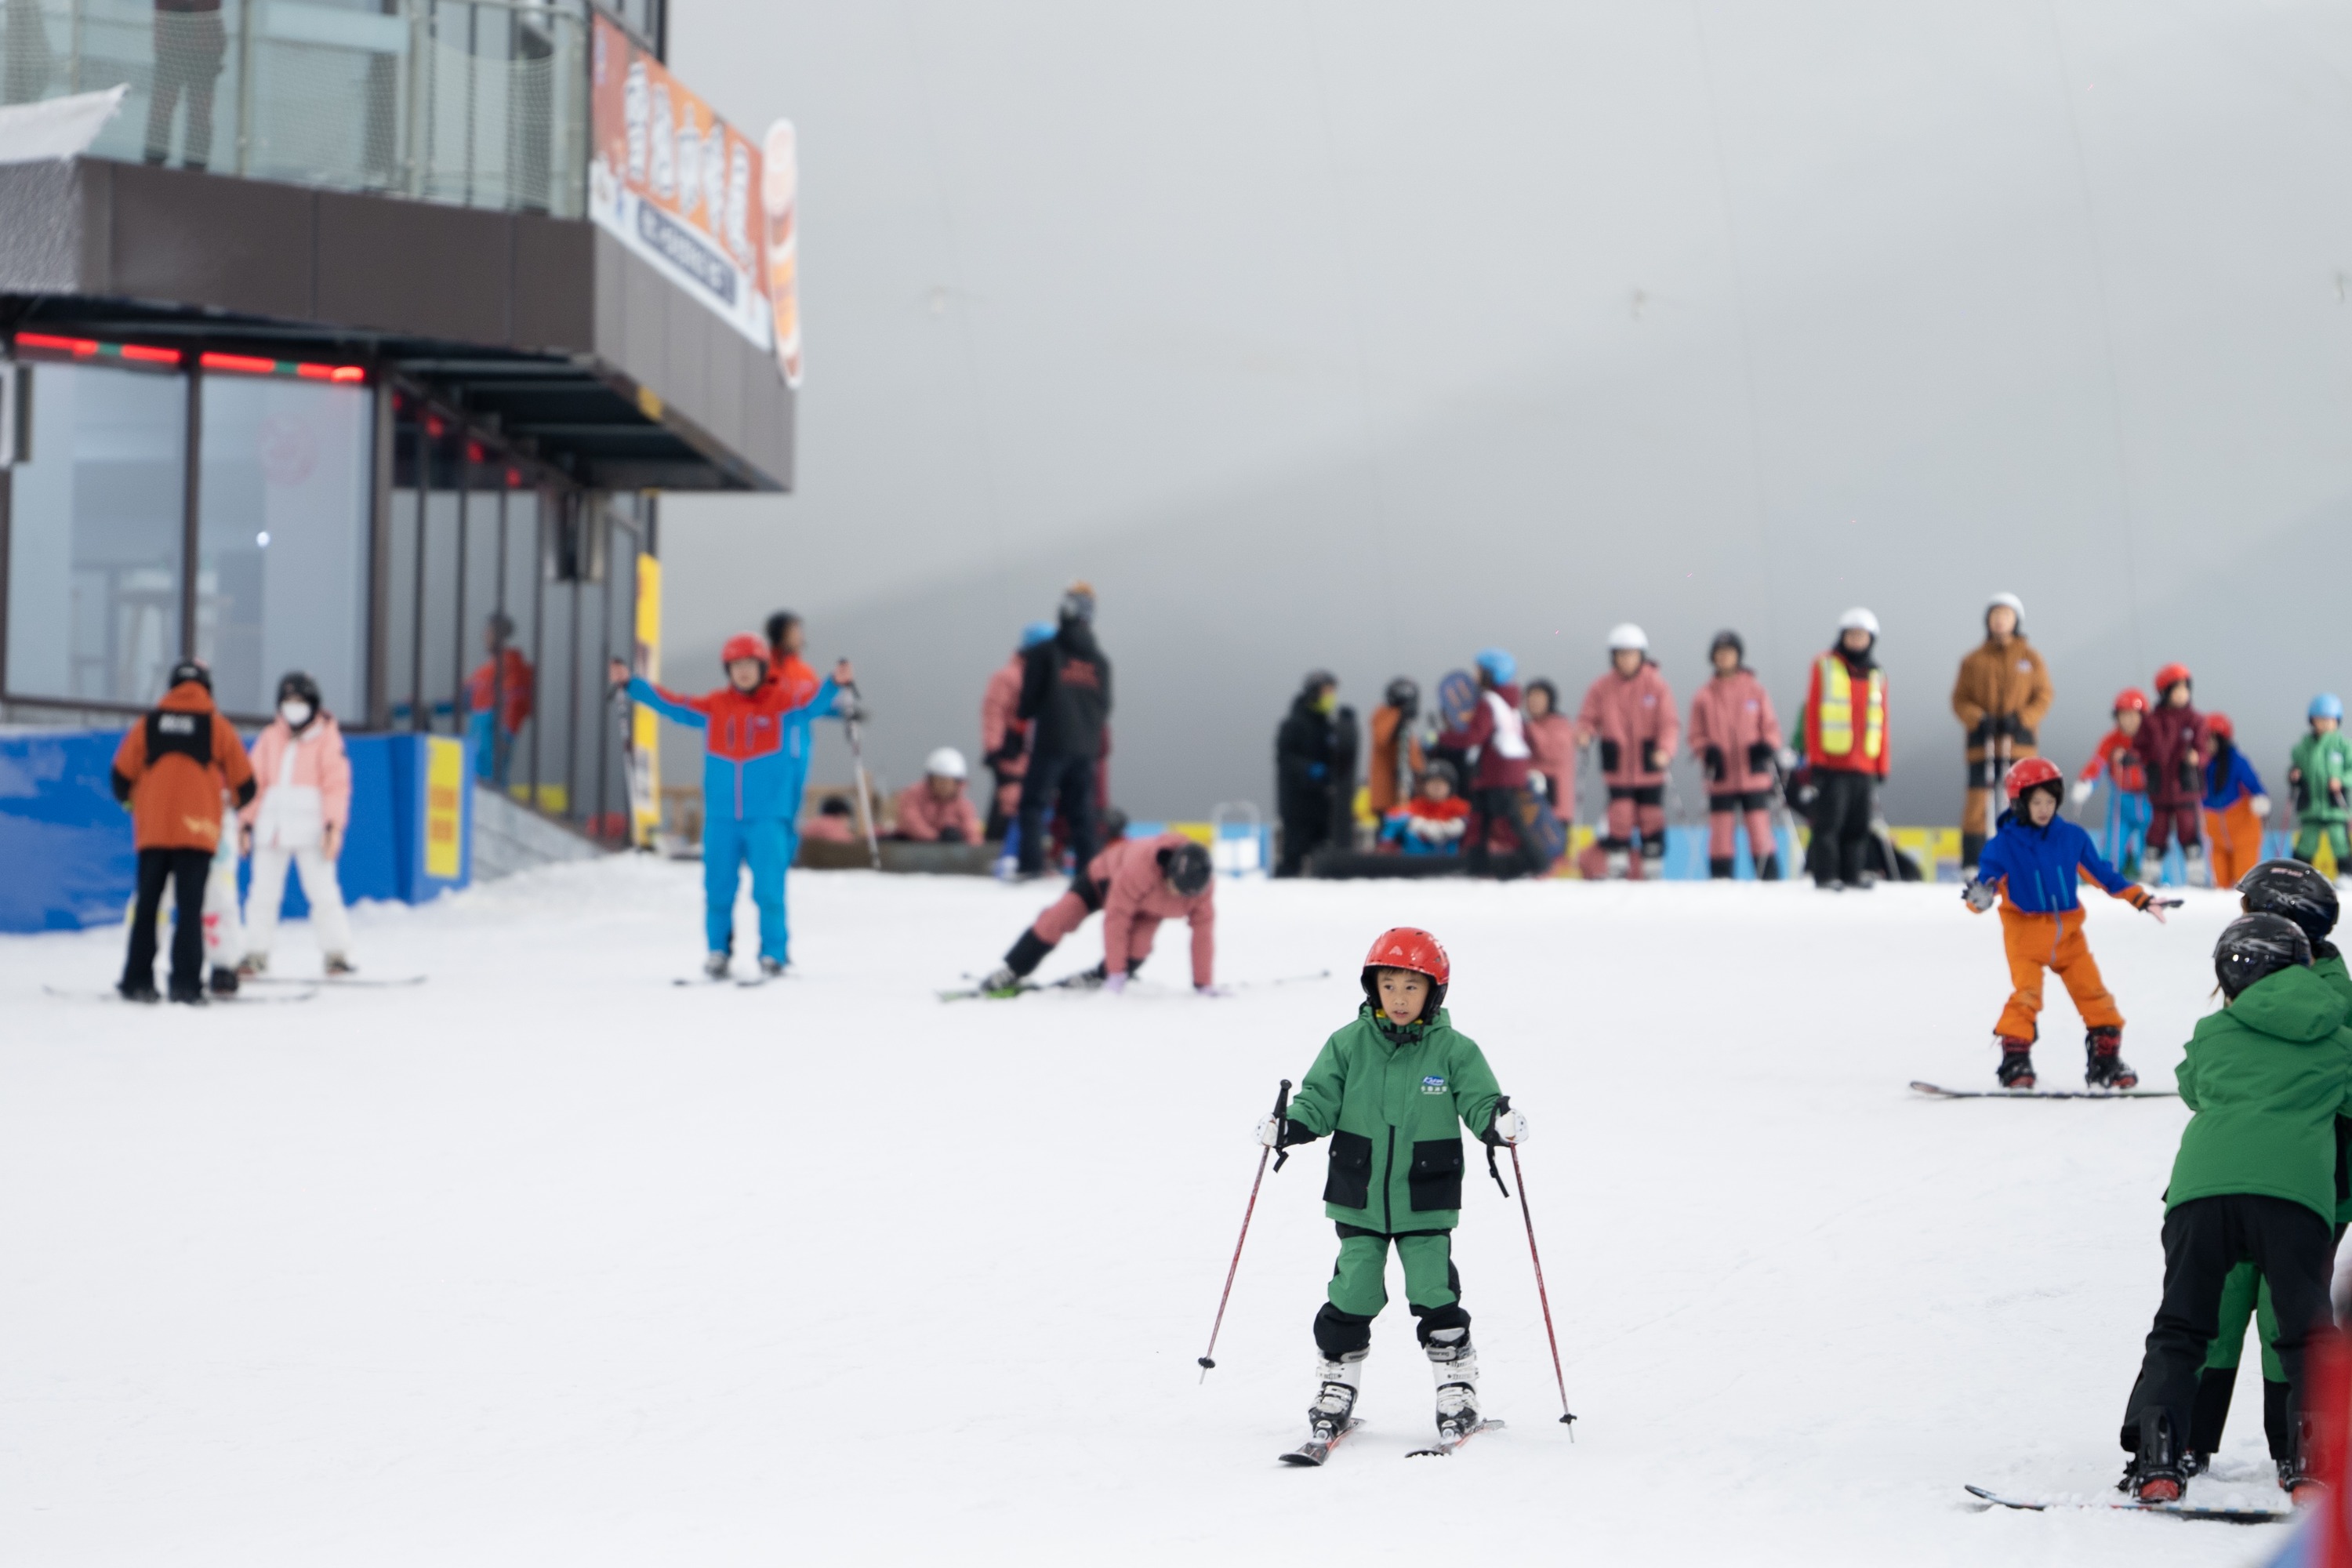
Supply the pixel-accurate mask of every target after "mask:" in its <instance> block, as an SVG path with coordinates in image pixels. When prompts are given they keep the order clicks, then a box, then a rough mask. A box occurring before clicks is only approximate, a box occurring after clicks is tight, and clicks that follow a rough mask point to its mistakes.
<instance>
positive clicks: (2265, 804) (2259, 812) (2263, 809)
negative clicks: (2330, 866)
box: [2254, 795, 2317, 853]
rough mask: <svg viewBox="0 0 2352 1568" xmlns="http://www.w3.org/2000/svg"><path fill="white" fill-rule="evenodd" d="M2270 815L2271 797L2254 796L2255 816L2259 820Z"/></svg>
mask: <svg viewBox="0 0 2352 1568" xmlns="http://www.w3.org/2000/svg"><path fill="white" fill-rule="evenodd" d="M2270 814H2271V797H2270V796H2268V795H2256V796H2254V816H2256V817H2257V818H2261V817H2265V816H2269V815H2270ZM2314 853H2317V851H2314Z"/></svg>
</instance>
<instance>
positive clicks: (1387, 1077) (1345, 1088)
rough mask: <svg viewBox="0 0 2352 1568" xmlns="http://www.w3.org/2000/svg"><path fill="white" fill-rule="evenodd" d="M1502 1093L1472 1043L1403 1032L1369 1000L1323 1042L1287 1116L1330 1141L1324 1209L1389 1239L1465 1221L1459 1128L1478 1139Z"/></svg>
mask: <svg viewBox="0 0 2352 1568" xmlns="http://www.w3.org/2000/svg"><path fill="white" fill-rule="evenodd" d="M1502 1097H1503V1091H1502V1089H1500V1088H1499V1087H1497V1086H1496V1082H1495V1074H1494V1071H1493V1069H1492V1068H1488V1067H1487V1066H1486V1055H1485V1053H1484V1052H1482V1051H1480V1050H1479V1049H1478V1043H1477V1042H1476V1041H1475V1040H1473V1039H1472V1038H1471V1037H1469V1036H1467V1035H1458V1034H1455V1033H1454V1025H1453V1022H1452V1020H1451V1018H1450V1017H1449V1016H1448V1015H1447V1014H1446V1013H1445V1011H1444V1009H1442V1008H1441V1009H1439V1011H1438V1015H1437V1017H1436V1020H1435V1021H1434V1022H1433V1023H1429V1024H1412V1025H1408V1026H1405V1027H1403V1028H1402V1029H1400V1028H1397V1027H1396V1026H1394V1025H1391V1024H1390V1023H1389V1022H1388V1021H1387V1020H1386V1019H1385V1018H1383V1017H1381V1016H1380V1014H1379V1013H1378V1012H1377V1011H1376V1010H1375V1009H1374V1008H1373V1006H1372V1005H1371V1004H1370V1002H1367V1003H1365V1004H1364V1005H1362V1006H1361V1007H1360V1008H1359V1009H1358V1010H1357V1013H1356V1021H1355V1022H1354V1023H1352V1024H1349V1026H1347V1027H1346V1028H1344V1029H1341V1030H1340V1031H1339V1033H1338V1034H1336V1035H1333V1036H1332V1037H1330V1038H1329V1039H1328V1040H1326V1041H1324V1042H1323V1051H1322V1054H1321V1055H1320V1056H1318V1057H1317V1058H1315V1065H1314V1066H1313V1067H1311V1068H1307V1077H1306V1078H1305V1079H1303V1080H1301V1081H1300V1083H1299V1086H1298V1093H1297V1096H1296V1097H1295V1098H1294V1099H1293V1100H1291V1102H1290V1112H1289V1114H1290V1119H1291V1120H1292V1121H1296V1122H1297V1123H1298V1124H1299V1125H1300V1126H1302V1127H1304V1128H1306V1129H1307V1131H1309V1132H1312V1133H1313V1134H1314V1135H1315V1136H1316V1137H1318V1138H1321V1137H1323V1136H1325V1135H1326V1134H1328V1135H1329V1137H1330V1139H1331V1173H1330V1176H1329V1178H1328V1180H1326V1181H1325V1182H1324V1184H1323V1212H1324V1213H1325V1214H1327V1215H1330V1216H1331V1217H1332V1218H1333V1219H1335V1220H1338V1221H1339V1223H1340V1224H1342V1225H1352V1226H1357V1227H1359V1228H1360V1229H1363V1230H1376V1231H1380V1232H1381V1233H1382V1234H1383V1235H1388V1236H1394V1235H1396V1234H1397V1233H1398V1232H1400V1231H1408V1230H1452V1229H1453V1228H1454V1226H1455V1225H1456V1224H1458V1223H1460V1221H1461V1218H1462V1213H1461V1211H1462V1170H1463V1160H1462V1129H1463V1128H1464V1127H1468V1128H1469V1129H1470V1130H1471V1131H1474V1132H1476V1133H1478V1134H1479V1135H1480V1136H1482V1137H1483V1136H1484V1135H1485V1134H1486V1129H1487V1128H1488V1127H1490V1126H1492V1125H1493V1124H1494V1121H1495V1102H1496V1100H1500V1099H1502Z"/></svg>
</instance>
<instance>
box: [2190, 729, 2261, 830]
mask: <svg viewBox="0 0 2352 1568" xmlns="http://www.w3.org/2000/svg"><path fill="white" fill-rule="evenodd" d="M2206 745H2207V748H2208V755H2207V756H2206V758H2205V809H2206V810H2208V811H2227V810H2229V809H2230V808H2231V806H2233V805H2237V804H2238V803H2239V802H2240V801H2242V800H2245V799H2248V798H2250V797H2252V796H2254V795H2268V794H2270V793H2271V792H2270V791H2268V790H2266V789H2264V788H2263V781H2262V777H2261V775H2259V774H2258V773H2255V772H2254V764H2253V763H2250V762H2248V761H2246V753H2245V752H2242V751H2240V750H2238V748H2237V747H2236V746H2234V745H2231V743H2230V742H2228V741H2225V740H2223V739H2222V738H2221V736H2220V735H2218V734H2217V735H2213V736H2210V737H2208V739H2207V742H2206Z"/></svg>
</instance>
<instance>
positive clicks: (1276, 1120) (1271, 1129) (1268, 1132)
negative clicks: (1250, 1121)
mask: <svg viewBox="0 0 2352 1568" xmlns="http://www.w3.org/2000/svg"><path fill="white" fill-rule="evenodd" d="M1257 1141H1258V1142H1260V1143H1263V1144H1265V1146H1266V1147H1267V1148H1269V1149H1279V1148H1281V1147H1282V1118H1281V1117H1279V1116H1269V1117H1266V1118H1265V1119H1264V1120H1263V1121H1260V1122H1259V1123H1258V1124H1257Z"/></svg>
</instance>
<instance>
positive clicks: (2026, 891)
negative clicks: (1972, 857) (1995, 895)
mask: <svg viewBox="0 0 2352 1568" xmlns="http://www.w3.org/2000/svg"><path fill="white" fill-rule="evenodd" d="M2078 871H2088V872H2089V873H2090V874H2091V875H2092V877H2093V878H2094V879H2096V880H2097V882H2098V884H2099V886H2101V887H2102V888H2105V889H2106V890H2107V891H2108V892H2110V893H2112V894H2114V895H2115V896H2116V898H2118V899H2122V898H2127V897H2129V896H2130V894H2131V892H2132V890H2133V889H2135V888H2136V887H2137V886H2138V884H2137V883H2135V882H2132V881H2129V880H2126V878H2125V877H2124V874H2123V873H2122V872H2120V871H2118V870H2116V868H2114V867H2113V866H2110V865H2108V864H2107V863H2106V861H2105V859H2104V858H2102V857H2101V856H2100V854H2099V849H2098V846H2097V845H2095V844H2094V843H2093V842H2092V840H2091V836H2090V835H2089V834H2088V833H2085V832H2084V831H2083V829H2082V828H2080V827H2078V826H2075V825H2074V823H2071V822H2069V821H2067V820H2066V819H2065V818H2064V817H2063V816H2053V817H2052V818H2051V819H2050V826H2047V827H2036V826H2033V824H2032V823H2030V822H2028V821H2026V820H2025V819H2024V818H2023V817H2021V816H2018V815H2017V813H2016V812H2014V811H2004V812H2002V813H2001V814H2000V824H1999V829H1998V831H1996V832H1995V833H1994V834H1993V836H1992V842H1991V843H1990V844H1987V845H1986V846H1985V847H1984V854H1983V856H1982V857H1981V858H1979V860H1978V861H1977V879H1978V880H1979V881H1981V882H1986V883H1992V884H2000V883H2003V882H2006V883H2007V884H2008V885H2007V886H2006V887H2004V888H2002V889H2001V891H2003V892H2004V893H2006V894H2008V895H2009V902H2010V907H2011V909H2014V910H2019V911H2021V912H2022V913H2025V914H2029V915H2055V914H2063V913H2065V912H2066V911H2067V910H2078V909H2081V908H2082V907H2083V906H2082V904H2081V902H2080V901H2079V900H2076V898H2075V897H2074V887H2075V884H2076V883H2077V882H2078V881H2079V880H2080V878H2079V877H2078V876H2077V875H2076V873H2077V872H2078Z"/></svg>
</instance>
